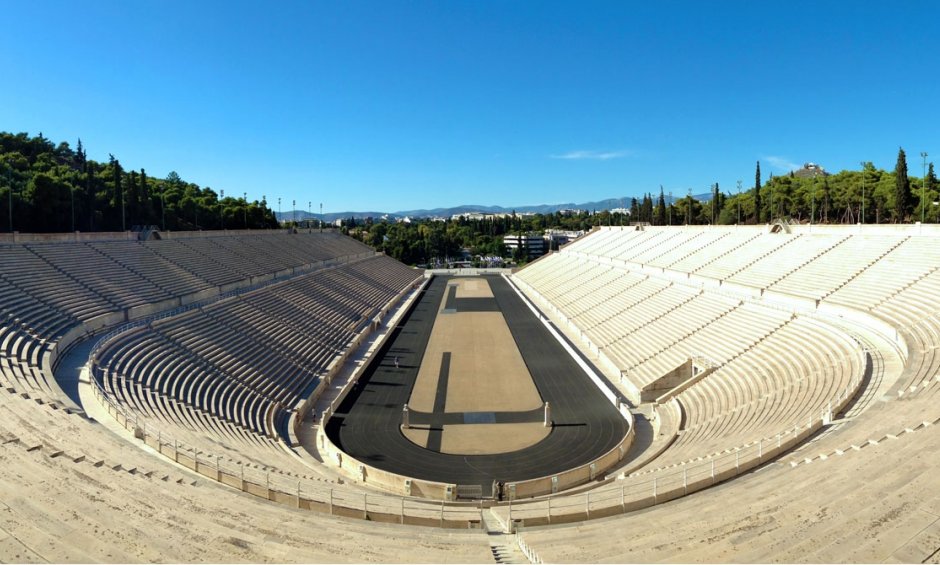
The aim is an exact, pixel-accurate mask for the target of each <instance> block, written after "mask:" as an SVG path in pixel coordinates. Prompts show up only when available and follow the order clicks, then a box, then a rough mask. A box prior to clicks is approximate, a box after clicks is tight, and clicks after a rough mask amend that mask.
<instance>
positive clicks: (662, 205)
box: [656, 164, 933, 226]
mask: <svg viewBox="0 0 940 565" xmlns="http://www.w3.org/2000/svg"><path fill="white" fill-rule="evenodd" d="M931 167H933V165H932V164H931ZM931 170H933V169H931ZM656 216H657V218H656V223H657V224H659V225H661V226H665V225H666V196H665V195H664V194H663V185H659V205H658V206H657V207H656Z"/></svg>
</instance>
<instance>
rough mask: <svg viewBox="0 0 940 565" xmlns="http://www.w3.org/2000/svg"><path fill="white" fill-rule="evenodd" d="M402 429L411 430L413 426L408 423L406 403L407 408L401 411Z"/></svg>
mask: <svg viewBox="0 0 940 565" xmlns="http://www.w3.org/2000/svg"><path fill="white" fill-rule="evenodd" d="M401 412H402V413H401V427H402V429H403V430H407V429H409V428H411V424H410V423H408V404H407V403H405V407H404V408H402V411H401Z"/></svg>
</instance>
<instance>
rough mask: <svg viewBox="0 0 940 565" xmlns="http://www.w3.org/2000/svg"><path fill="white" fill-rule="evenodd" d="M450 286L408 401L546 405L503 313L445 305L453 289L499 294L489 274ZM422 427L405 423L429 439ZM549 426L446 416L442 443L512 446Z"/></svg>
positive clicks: (475, 448)
mask: <svg viewBox="0 0 940 565" xmlns="http://www.w3.org/2000/svg"><path fill="white" fill-rule="evenodd" d="M451 288H454V289H455V291H453V292H451ZM447 290H448V292H445V293H444V294H443V296H442V299H441V303H440V307H439V308H438V313H437V317H436V319H435V320H434V326H433V329H432V330H431V337H430V339H429V341H428V345H427V348H426V349H425V353H424V358H423V360H422V362H421V366H420V368H419V370H418V377H417V379H416V380H415V385H414V388H413V389H412V392H411V397H410V399H409V402H408V406H409V407H410V408H411V409H413V410H417V411H421V412H436V413H441V412H442V413H456V412H469V413H490V412H523V411H530V410H533V409H536V408H539V407H540V406H542V405H543V401H542V397H541V396H540V395H539V392H538V389H537V388H536V386H535V383H534V382H533V380H532V376H531V375H530V374H529V370H528V368H527V367H526V364H525V361H524V360H523V358H522V355H521V354H520V353H519V349H518V347H517V346H516V342H515V340H514V339H513V336H512V333H511V332H510V331H509V326H508V325H507V324H506V320H505V318H504V317H503V314H502V313H501V312H499V311H495V312H487V311H461V310H460V309H459V308H447V307H446V305H447V303H448V295H450V296H451V298H450V300H451V301H453V300H454V298H456V299H476V298H493V292H492V290H491V289H490V285H489V282H488V281H487V280H486V279H483V278H460V279H454V280H452V281H451V282H450V283H449V284H448V288H447ZM457 302H458V303H459V301H457ZM455 310H456V311H455ZM445 358H446V361H445ZM445 373H446V377H444V376H443V375H444V374H445ZM417 428H418V429H414V430H408V431H406V432H405V436H406V437H408V439H409V440H411V441H413V442H415V443H417V444H418V445H421V446H422V447H429V434H428V430H427V427H425V426H421V427H417ZM421 428H423V429H421ZM550 432H551V429H550V428H546V427H544V426H542V425H541V424H538V425H537V426H533V425H531V423H519V424H516V423H513V424H508V423H502V424H496V423H479V424H446V425H444V426H443V427H442V431H441V437H440V446H439V450H440V451H441V452H442V453H455V454H486V453H506V452H509V451H515V450H518V449H521V448H523V447H528V446H529V445H533V444H535V443H538V442H539V441H541V440H542V439H544V438H545V437H546V436H547V435H548V434H549V433H550Z"/></svg>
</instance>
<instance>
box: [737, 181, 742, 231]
mask: <svg viewBox="0 0 940 565" xmlns="http://www.w3.org/2000/svg"><path fill="white" fill-rule="evenodd" d="M737 201H738V223H739V224H740V223H741V181H738V200H737Z"/></svg>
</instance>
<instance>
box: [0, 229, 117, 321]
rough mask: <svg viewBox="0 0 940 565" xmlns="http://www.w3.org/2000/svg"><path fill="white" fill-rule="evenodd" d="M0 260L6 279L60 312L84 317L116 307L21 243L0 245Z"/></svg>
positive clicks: (86, 318) (88, 318) (83, 319)
mask: <svg viewBox="0 0 940 565" xmlns="http://www.w3.org/2000/svg"><path fill="white" fill-rule="evenodd" d="M0 264H2V265H3V276H4V278H5V279H6V280H7V281H9V282H10V283H11V284H13V285H14V286H16V287H17V288H18V289H20V291H22V292H24V293H26V294H29V295H30V296H32V297H34V298H36V299H37V300H40V301H42V302H43V303H45V304H48V305H49V306H51V307H53V308H55V309H57V310H59V311H61V312H62V313H63V314H64V315H69V316H73V317H75V318H76V319H78V320H81V321H87V320H90V319H92V318H95V317H97V316H100V315H102V314H107V313H108V312H111V311H113V310H115V309H116V305H115V304H113V303H111V302H110V301H108V300H107V299H105V298H104V297H102V296H100V295H98V294H96V293H95V292H93V291H92V290H90V289H89V288H88V287H87V286H85V285H83V284H82V283H81V282H80V281H77V280H75V279H74V278H72V277H70V276H68V275H67V274H65V273H64V272H63V271H61V270H59V269H57V268H56V267H54V266H53V265H52V264H50V263H49V262H47V261H46V260H44V259H42V258H41V257H39V256H38V255H36V254H35V253H33V252H32V251H30V250H29V249H27V248H26V247H24V246H22V245H0Z"/></svg>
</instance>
